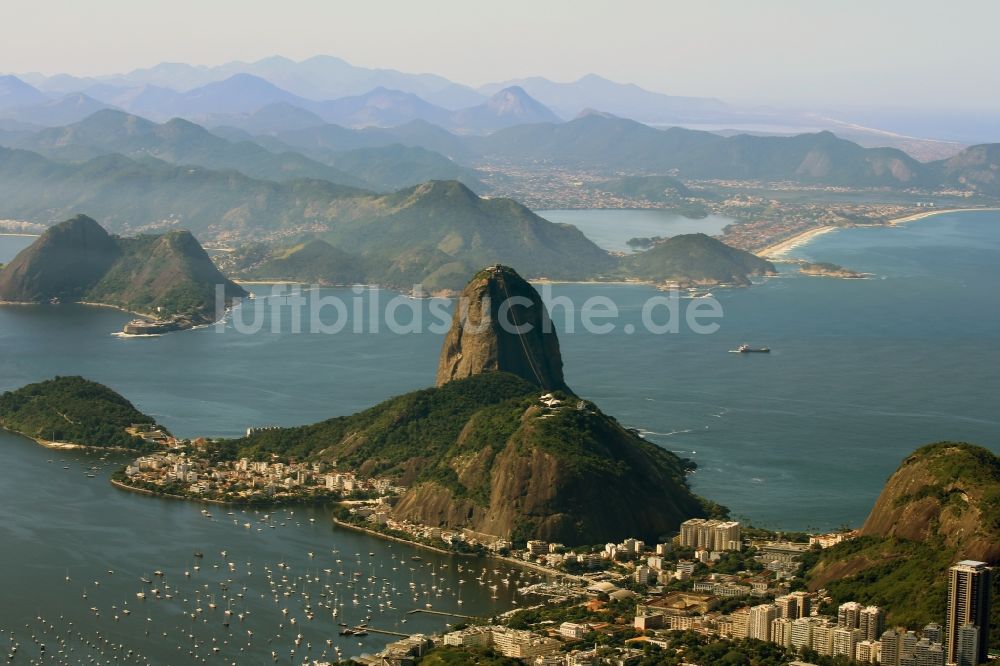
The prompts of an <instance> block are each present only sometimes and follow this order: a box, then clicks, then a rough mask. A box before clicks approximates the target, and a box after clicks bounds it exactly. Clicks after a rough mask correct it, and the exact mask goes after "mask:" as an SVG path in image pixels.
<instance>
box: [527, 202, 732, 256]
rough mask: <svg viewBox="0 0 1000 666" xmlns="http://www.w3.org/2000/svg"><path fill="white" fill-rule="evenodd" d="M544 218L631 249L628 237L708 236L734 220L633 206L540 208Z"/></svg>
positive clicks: (619, 249) (598, 240)
mask: <svg viewBox="0 0 1000 666" xmlns="http://www.w3.org/2000/svg"><path fill="white" fill-rule="evenodd" d="M535 212H537V213H538V214H539V215H541V216H542V217H544V218H545V219H546V220H549V221H551V222H560V223H563V224H572V225H573V226H575V227H576V228H578V229H579V230H580V231H582V232H583V233H584V234H586V235H587V237H589V238H590V240H592V241H594V243H596V244H597V245H600V246H601V247H603V248H604V249H605V250H612V251H616V252H627V251H631V249H632V248H630V247H629V246H628V243H627V241H628V239H630V238H651V237H653V236H676V235H678V234H693V233H698V232H701V233H703V234H708V235H710V236H712V235H715V234H718V233H720V232H721V231H722V230H723V229H724V228H725V226H726V225H727V224H731V223H732V222H733V220H732V219H731V218H728V217H723V216H722V215H709V216H708V217H706V218H704V219H701V220H693V219H691V218H688V217H684V216H683V215H678V214H677V213H672V212H670V211H667V210H656V209H654V208H649V209H647V208H642V209H635V210H610V209H607V210H605V209H602V210H539V211H535Z"/></svg>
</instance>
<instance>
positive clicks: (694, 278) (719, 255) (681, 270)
mask: <svg viewBox="0 0 1000 666" xmlns="http://www.w3.org/2000/svg"><path fill="white" fill-rule="evenodd" d="M622 261H623V270H624V271H625V273H626V274H627V275H629V276H631V277H636V278H639V279H642V280H652V281H656V282H680V283H690V282H694V283H698V282H704V283H713V284H714V283H726V284H737V285H748V284H750V280H749V277H750V276H755V275H756V276H759V275H767V274H769V273H773V272H774V270H775V269H774V265H773V264H771V262H769V261H766V260H764V259H761V258H760V257H758V256H756V255H753V254H750V253H749V252H745V251H743V250H738V249H736V248H733V247H730V246H728V245H726V244H725V243H723V242H722V241H719V240H716V239H714V238H712V237H710V236H706V235H705V234H682V235H680V236H674V237H672V238H668V239H666V240H664V241H662V242H659V243H656V244H655V245H653V247H652V248H650V249H649V250H646V251H645V252H640V253H638V254H634V255H629V256H627V257H624V258H623V260H622Z"/></svg>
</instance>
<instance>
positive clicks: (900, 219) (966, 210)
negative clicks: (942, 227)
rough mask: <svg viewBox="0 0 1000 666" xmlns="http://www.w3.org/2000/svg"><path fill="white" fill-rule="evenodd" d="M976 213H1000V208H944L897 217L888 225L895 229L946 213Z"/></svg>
mask: <svg viewBox="0 0 1000 666" xmlns="http://www.w3.org/2000/svg"><path fill="white" fill-rule="evenodd" d="M975 211H994V212H995V211H1000V208H942V209H941V210H927V211H922V212H920V213H914V214H913V215H907V216H905V217H897V218H896V219H895V220H889V222H888V223H887V224H888V225H889V226H890V227H895V226H898V225H900V224H906V223H907V222H916V221H917V220H924V219H927V218H928V217H934V216H935V215H944V214H945V213H969V212H975Z"/></svg>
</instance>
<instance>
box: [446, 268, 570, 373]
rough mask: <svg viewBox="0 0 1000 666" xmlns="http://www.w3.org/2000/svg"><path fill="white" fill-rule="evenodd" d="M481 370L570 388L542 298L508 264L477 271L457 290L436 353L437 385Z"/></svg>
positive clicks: (556, 339)
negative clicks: (447, 327)
mask: <svg viewBox="0 0 1000 666" xmlns="http://www.w3.org/2000/svg"><path fill="white" fill-rule="evenodd" d="M484 372H509V373H511V374H515V375H517V376H519V377H521V378H523V379H526V380H527V381H529V382H531V383H533V384H536V385H537V386H539V387H541V388H543V389H545V390H550V391H551V390H563V391H568V390H569V389H568V388H567V386H566V383H565V381H564V379H563V371H562V355H561V354H560V353H559V340H558V338H557V337H556V332H555V330H554V328H553V326H552V322H551V320H550V319H549V315H548V312H547V311H546V309H545V305H544V303H542V298H541V296H539V295H538V292H537V291H536V290H535V288H534V287H532V286H531V285H530V284H528V282H526V281H525V280H524V279H523V278H522V277H521V276H520V275H518V274H517V273H516V272H515V271H514V269H512V268H509V267H507V266H499V265H498V266H493V267H491V268H487V269H484V270H482V271H480V272H479V273H477V274H476V275H475V276H474V277H473V278H472V280H471V281H470V282H469V283H468V284H467V285H466V287H465V289H464V290H462V294H461V296H460V297H459V300H458V303H457V305H456V308H455V315H454V317H453V319H452V324H451V330H450V331H448V335H447V337H446V338H445V341H444V346H443V347H442V349H441V359H440V361H439V363H438V371H437V385H438V386H441V385H442V384H445V383H446V382H450V381H452V380H453V379H462V378H465V377H470V376H472V375H477V374H480V373H484Z"/></svg>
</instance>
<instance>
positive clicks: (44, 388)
mask: <svg viewBox="0 0 1000 666" xmlns="http://www.w3.org/2000/svg"><path fill="white" fill-rule="evenodd" d="M133 423H149V424H152V423H154V420H153V418H152V417H150V416H147V415H145V414H143V413H142V412H140V411H139V410H138V409H136V408H135V406H133V405H132V403H130V402H129V401H128V400H126V399H125V398H123V397H122V396H121V395H119V394H118V393H115V392H114V391H113V390H111V389H110V388H108V387H107V386H103V385H101V384H98V383H96V382H92V381H88V380H86V379H84V378H82V377H56V378H54V379H50V380H47V381H44V382H39V383H37V384H29V385H28V386H25V387H23V388H20V389H18V390H16V391H9V392H7V393H4V394H3V395H0V426H2V427H4V428H7V429H8V430H13V431H16V432H20V433H22V434H25V435H27V436H28V437H33V438H36V439H44V440H48V441H55V442H70V443H74V444H82V445H84V446H98V447H124V448H130V449H138V448H142V447H143V445H144V444H143V441H142V440H141V439H139V438H138V437H133V436H131V435H129V434H128V433H126V432H125V428H127V427H128V426H129V425H131V424H133Z"/></svg>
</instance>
